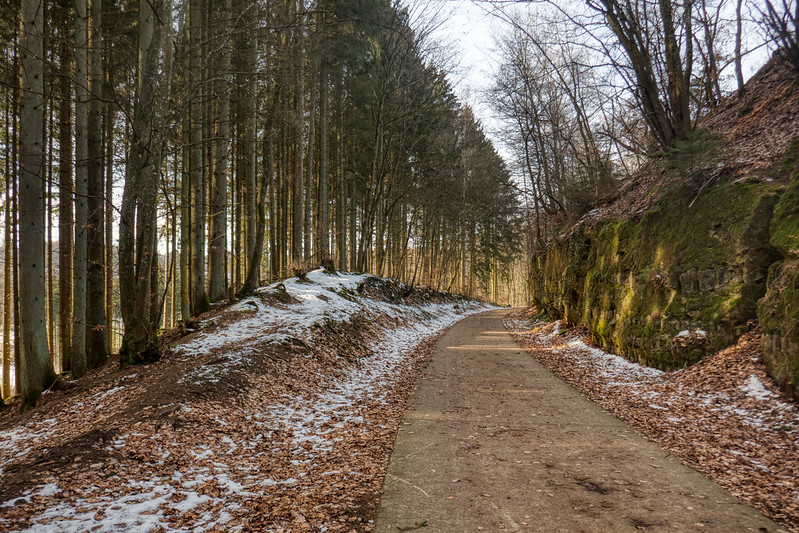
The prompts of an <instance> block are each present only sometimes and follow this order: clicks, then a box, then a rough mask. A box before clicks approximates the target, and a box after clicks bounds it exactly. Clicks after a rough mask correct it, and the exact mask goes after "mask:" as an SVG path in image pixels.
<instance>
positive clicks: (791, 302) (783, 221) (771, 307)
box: [757, 143, 799, 399]
mask: <svg viewBox="0 0 799 533" xmlns="http://www.w3.org/2000/svg"><path fill="white" fill-rule="evenodd" d="M794 144H795V145H796V144H797V143H794ZM797 151H799V150H797ZM791 162H793V165H794V166H793V168H794V172H795V174H794V176H793V179H792V180H791V183H790V185H789V186H788V189H787V190H786V191H785V194H783V195H782V198H780V201H779V203H778V204H777V206H776V208H775V209H774V218H773V219H772V221H771V244H772V245H773V246H774V247H775V248H776V249H777V250H779V252H780V254H781V256H782V257H781V258H780V259H781V260H780V261H777V262H776V263H774V264H773V265H772V266H771V268H770V270H769V276H768V291H767V292H766V295H765V297H764V298H763V299H762V300H760V302H759V303H758V309H757V314H758V318H759V319H760V323H761V325H762V326H763V355H764V357H765V360H766V367H767V369H768V372H769V374H771V376H772V377H774V379H776V380H777V382H778V383H780V384H781V385H782V386H783V387H784V388H785V390H786V392H788V393H790V394H792V395H793V396H794V397H795V398H797V399H799V172H796V170H795V169H796V166H797V163H796V158H795V157H793V158H792V157H791V154H789V155H788V157H786V163H785V164H786V165H787V164H790V163H791Z"/></svg>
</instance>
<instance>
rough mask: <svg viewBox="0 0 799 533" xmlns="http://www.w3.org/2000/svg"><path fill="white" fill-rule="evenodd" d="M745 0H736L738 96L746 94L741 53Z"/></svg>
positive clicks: (736, 76) (736, 75)
mask: <svg viewBox="0 0 799 533" xmlns="http://www.w3.org/2000/svg"><path fill="white" fill-rule="evenodd" d="M742 5H743V0H737V1H736V2H735V52H734V54H735V80H736V81H737V82H738V97H739V98H740V97H741V96H743V94H744V90H745V89H744V71H743V54H742V53H741V41H743V17H742V16H741V7H742Z"/></svg>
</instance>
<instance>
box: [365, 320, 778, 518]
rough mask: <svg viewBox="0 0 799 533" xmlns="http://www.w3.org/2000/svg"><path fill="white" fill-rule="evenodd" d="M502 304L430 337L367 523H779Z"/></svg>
mask: <svg viewBox="0 0 799 533" xmlns="http://www.w3.org/2000/svg"><path fill="white" fill-rule="evenodd" d="M507 312H508V310H507V309H499V310H493V311H488V312H485V313H481V314H479V315H475V316H472V317H470V318H467V319H465V320H463V321H461V322H460V323H458V324H457V325H455V326H454V327H452V328H451V329H450V330H449V331H448V332H447V333H446V334H445V335H444V336H443V337H442V338H441V339H440V340H439V341H438V343H437V344H436V351H435V355H434V356H433V358H432V360H431V362H430V363H429V365H428V366H427V368H426V369H425V371H424V375H423V377H422V378H421V380H420V383H419V386H418V388H417V390H416V391H415V392H414V393H413V394H412V396H411V398H410V401H409V404H408V410H407V412H406V414H405V417H404V419H403V423H402V425H401V427H400V431H399V433H398V435H397V439H396V442H395V446H394V451H393V454H392V456H391V462H390V464H389V467H388V473H387V475H386V480H385V484H384V494H383V497H382V500H381V502H380V507H379V509H378V512H377V518H376V528H375V531H378V532H380V533H383V532H394V533H396V532H397V531H409V530H414V529H420V530H423V531H425V532H428V533H432V532H435V531H440V532H456V531H457V532H466V531H487V532H494V531H569V532H571V531H591V532H596V531H614V532H615V531H638V530H641V529H646V530H652V531H719V532H729V531H782V529H780V527H779V526H778V525H776V524H775V523H774V522H772V521H770V520H768V519H767V518H765V517H763V516H762V515H761V514H760V513H759V512H758V511H756V510H755V509H753V508H751V507H749V506H748V505H746V504H744V503H742V502H741V501H740V500H738V499H737V498H735V497H734V496H732V495H731V494H730V493H729V492H727V491H726V490H724V489H723V488H721V487H719V486H718V485H716V484H714V483H713V482H711V481H710V480H708V479H707V478H706V477H704V476H703V475H702V474H700V473H698V472H696V471H695V470H693V469H691V468H689V467H687V466H685V465H683V464H682V463H681V462H680V460H679V459H678V458H677V457H675V456H673V455H671V454H670V453H669V452H667V451H665V450H663V449H662V448H660V447H658V446H657V445H656V444H653V443H652V442H650V441H648V440H646V439H645V438H643V437H642V436H641V435H639V434H638V433H636V432H635V431H633V430H632V429H630V428H629V427H628V426H626V425H625V424H624V423H623V422H621V421H619V420H618V419H617V418H615V417H613V416H612V415H610V414H608V413H607V412H605V411H604V410H602V409H601V408H600V407H599V406H598V405H596V404H594V403H593V402H591V401H590V400H588V399H587V398H585V397H584V396H582V395H581V394H580V393H578V392H577V391H575V390H574V389H572V388H571V387H570V386H569V385H568V384H566V383H565V382H563V381H562V380H561V379H559V378H558V377H556V376H554V375H553V374H552V373H550V372H549V371H548V370H547V369H545V368H544V367H543V366H541V365H540V364H539V363H538V362H537V361H536V360H535V359H534V358H533V357H531V356H530V355H528V354H527V353H526V352H525V351H524V350H523V349H521V348H520V347H519V346H518V345H517V344H516V343H515V342H514V341H513V339H512V338H511V336H510V335H509V334H508V333H507V332H506V331H505V328H504V327H503V325H502V318H503V316H504V315H505V314H506V313H507Z"/></svg>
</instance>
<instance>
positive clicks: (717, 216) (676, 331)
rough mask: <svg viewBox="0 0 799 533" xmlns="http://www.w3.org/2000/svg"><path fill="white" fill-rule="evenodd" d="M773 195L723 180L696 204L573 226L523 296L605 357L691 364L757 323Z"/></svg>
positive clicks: (770, 256)
mask: <svg viewBox="0 0 799 533" xmlns="http://www.w3.org/2000/svg"><path fill="white" fill-rule="evenodd" d="M780 192H781V191H780V189H779V187H778V186H775V185H771V184H768V183H763V182H761V181H757V180H748V181H744V182H738V183H732V182H730V181H729V180H722V181H720V182H718V183H716V184H715V185H713V186H712V187H710V188H708V190H706V191H705V193H704V194H702V195H701V196H700V197H699V198H697V199H695V200H693V199H692V198H686V197H685V196H684V194H682V193H681V191H678V190H675V191H672V192H670V193H666V194H665V195H664V196H663V197H662V198H661V200H660V201H658V202H657V203H656V204H655V205H654V206H653V207H652V208H650V209H649V210H648V211H647V212H646V213H645V214H644V216H643V217H642V218H641V220H640V221H631V220H604V221H601V222H599V223H597V224H595V225H594V226H592V227H581V228H578V229H577V230H576V231H574V232H573V233H572V234H571V235H570V236H569V237H568V238H565V239H563V240H561V241H557V242H554V243H552V244H551V245H550V246H549V247H548V248H547V250H546V252H545V253H543V254H541V255H539V256H537V257H536V258H534V261H533V268H532V273H531V280H530V283H531V293H532V294H533V295H534V299H535V301H536V303H537V304H538V306H539V307H541V308H542V309H546V310H548V311H550V313H553V314H556V315H558V316H561V317H564V318H565V319H566V320H567V321H568V322H569V323H573V324H577V323H581V324H583V325H585V326H587V327H588V328H589V329H590V330H591V332H592V333H593V335H594V337H595V339H596V341H597V342H598V343H599V344H600V345H601V346H602V347H603V348H605V349H607V350H609V351H612V352H614V353H617V354H620V355H623V356H625V357H627V358H628V359H631V360H634V361H637V362H641V363H644V364H647V365H650V366H656V367H660V368H678V367H681V366H684V365H686V364H690V363H692V362H694V361H695V360H696V359H698V358H699V357H701V356H702V355H703V354H704V353H705V352H711V351H716V350H718V349H721V348H723V347H725V346H728V345H729V344H731V343H732V342H734V341H735V340H736V338H737V337H738V336H739V335H741V334H742V333H743V332H745V331H746V330H747V321H748V320H750V319H753V318H755V317H756V312H757V301H758V300H759V299H760V298H761V297H762V296H763V295H764V294H765V292H766V277H767V275H768V269H769V266H770V265H771V264H772V263H773V262H774V261H775V260H776V259H778V258H779V254H778V253H777V251H776V250H775V249H774V247H773V246H772V245H771V244H770V241H769V235H770V231H769V228H770V224H771V220H772V216H773V213H774V209H775V205H776V204H777V201H778V200H779V198H780ZM680 333H683V335H682V336H680V340H679V342H677V341H675V338H677V337H678V336H679V335H680ZM689 341H690V342H689Z"/></svg>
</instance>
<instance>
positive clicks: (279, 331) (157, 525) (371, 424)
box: [0, 270, 488, 532]
mask: <svg viewBox="0 0 799 533" xmlns="http://www.w3.org/2000/svg"><path fill="white" fill-rule="evenodd" d="M487 308H488V306H487V305H485V304H482V303H478V302H473V301H468V300H463V299H456V298H454V297H449V296H446V295H442V294H440V293H433V292H426V291H419V290H415V289H413V288H411V287H407V286H404V285H401V284H396V283H391V282H387V281H385V280H379V279H377V278H374V277H372V276H368V275H355V274H339V273H325V272H324V271H322V270H316V271H313V272H310V273H309V274H308V275H307V277H306V279H304V280H300V279H297V278H292V279H290V280H287V281H284V282H282V283H278V284H273V285H270V286H268V287H264V288H262V289H259V291H258V292H257V293H256V295H254V296H253V297H251V298H247V299H245V300H242V301H241V302H239V303H237V304H236V305H234V306H232V307H231V308H229V309H227V310H226V311H225V312H223V313H221V314H219V315H217V316H216V317H214V318H212V319H209V320H207V321H205V322H203V323H201V327H200V328H198V331H195V332H193V333H192V334H191V337H190V338H188V339H186V340H187V342H183V343H181V344H178V345H176V346H174V347H173V353H172V354H170V355H168V356H167V357H165V358H164V360H162V361H161V362H159V363H157V364H156V365H151V366H150V367H141V368H140V369H137V370H139V374H141V376H140V377H139V379H138V380H133V379H125V378H118V379H112V380H109V381H108V383H107V385H105V386H104V388H105V389H106V390H105V391H102V392H97V390H96V389H95V390H93V391H92V393H93V396H91V397H96V398H100V397H102V399H103V401H104V402H108V401H118V400H119V399H122V398H124V399H125V402H123V403H127V404H128V405H130V404H131V403H132V402H135V401H137V399H139V398H140V397H141V398H146V401H147V402H150V404H152V399H151V398H152V395H151V393H150V392H148V390H146V387H144V386H142V385H143V384H146V383H148V382H149V381H150V379H152V380H155V379H157V376H158V375H165V374H169V372H168V370H169V365H173V368H176V367H177V368H183V370H181V371H180V374H179V375H177V376H176V377H175V378H174V379H172V381H170V382H169V383H168V385H167V390H168V391H169V390H172V389H170V387H172V388H174V391H175V399H174V400H170V402H172V403H170V404H169V405H160V406H158V405H156V406H155V407H154V408H152V406H151V405H148V406H146V407H144V408H143V410H146V409H151V411H147V412H152V413H153V415H152V416H150V417H146V416H142V417H140V418H139V419H137V420H135V422H131V421H129V420H123V421H121V422H120V421H117V422H115V423H114V425H113V427H112V428H110V429H109V428H103V429H104V431H105V432H106V434H109V433H110V434H112V436H111V438H106V439H105V441H103V440H102V439H101V440H100V441H99V444H94V445H93V446H94V448H93V450H92V451H91V458H84V459H82V460H83V461H84V462H86V461H91V462H92V464H91V468H90V469H88V471H87V470H86V469H85V468H76V466H77V467H79V466H80V465H81V463H72V461H69V460H68V461H65V463H72V464H66V465H65V466H64V467H59V466H57V464H56V466H55V467H54V470H53V471H52V472H48V473H47V475H45V476H42V477H41V478H37V479H36V480H33V481H32V482H30V483H29V484H28V485H27V486H25V487H24V488H22V489H21V490H19V491H18V492H17V493H15V494H13V495H12V494H8V493H4V494H3V495H4V496H5V497H4V498H3V500H4V503H0V529H12V530H13V529H25V528H26V527H27V528H31V531H37V532H56V531H58V532H60V531H84V530H93V531H117V530H119V527H120V524H124V527H125V529H127V530H136V531H161V530H170V531H208V530H229V531H237V530H242V529H254V530H264V531H272V530H280V529H281V528H287V530H301V531H305V530H318V531H349V530H351V529H353V528H354V526H356V525H357V527H358V529H359V530H369V529H370V528H371V525H370V524H369V518H370V513H371V510H370V509H371V507H370V505H371V504H370V503H369V502H370V501H371V502H373V501H376V500H375V498H376V496H375V495H376V494H377V492H378V491H379V488H380V482H381V480H382V475H383V473H382V469H384V467H385V464H386V459H387V456H388V455H387V454H388V453H390V445H391V441H392V440H393V434H394V432H395V430H396V425H397V424H398V423H399V419H400V417H401V414H402V409H403V405H404V403H403V402H404V399H403V398H404V397H405V396H404V395H405V394H406V393H407V391H408V390H409V389H410V386H411V384H412V381H413V369H412V368H413V364H414V362H415V361H416V360H417V359H416V356H415V354H414V353H413V352H414V350H415V349H416V347H417V346H419V345H420V344H421V343H422V342H423V341H424V340H426V339H429V338H431V336H433V335H435V334H437V333H438V332H440V331H441V330H443V329H444V328H446V327H448V326H450V325H452V324H454V323H455V322H457V321H459V320H461V319H462V318H464V317H465V316H468V315H470V314H473V313H476V312H479V311H482V310H485V309H487ZM362 329H365V330H367V331H368V334H366V335H363V334H362V331H361V330H362ZM330 332H337V333H330ZM342 332H343V333H342ZM330 335H333V336H335V335H339V336H338V337H336V338H335V341H336V342H332V343H331V341H330V338H329V336H330ZM348 336H349V337H352V342H353V343H354V344H357V345H358V349H357V357H350V355H351V353H350V352H347V353H346V354H343V352H342V353H337V352H336V347H337V346H338V344H336V343H342V342H343V343H347V342H348V340H349V337H348ZM356 337H357V338H356ZM342 338H343V341H342ZM298 346H299V347H300V348H299V349H297V350H294V348H297V347H298ZM342 348H343V349H347V348H348V347H347V346H342ZM280 349H284V351H283V352H280V351H279V350H280ZM270 350H273V351H274V350H278V351H277V352H270ZM269 353H277V355H278V356H276V357H275V358H274V359H272V358H270V357H267V356H266V355H265V354H269ZM353 353H354V352H353ZM181 365H182V366H181ZM281 365H282V366H281ZM155 367H157V368H155ZM264 367H269V368H273V367H274V368H279V369H283V370H279V371H271V373H270V372H266V371H264ZM150 368H155V370H154V371H153V374H152V375H151V374H150V373H149V369H150ZM253 369H256V370H259V371H261V372H262V373H261V374H257V372H256V373H255V374H253ZM284 370H285V371H286V373H281V372H283V371H284ZM298 376H299V378H298ZM236 379H239V380H240V381H239V382H240V383H246V384H247V388H246V389H244V392H242V393H241V394H239V395H237V396H235V397H232V396H231V397H227V396H226V395H219V394H217V395H216V396H214V395H209V398H210V399H205V398H204V397H202V396H200V397H199V399H193V398H195V397H194V396H191V395H186V394H182V393H181V391H183V390H189V389H192V390H203V391H207V390H211V391H212V390H213V389H214V387H218V386H219V385H218V384H220V383H227V382H230V381H231V380H236ZM137 391H138V392H137ZM136 394H139V396H136ZM88 398H89V397H88V396H87V397H84V396H82V395H80V394H75V395H72V396H66V397H64V399H63V402H62V404H63V405H62V406H61V407H60V410H59V411H57V412H50V413H48V418H47V419H43V420H41V422H36V419H35V418H33V419H30V420H29V421H28V422H27V423H26V425H25V426H22V425H20V426H19V427H14V428H10V429H8V430H7V431H2V432H0V442H3V448H2V449H0V454H2V455H0V463H2V464H9V465H11V466H12V467H13V468H12V469H13V470H14V471H15V472H19V471H20V470H24V468H25V462H26V461H27V462H28V463H29V464H33V462H34V461H35V460H36V459H35V458H36V457H37V456H41V455H44V454H46V452H47V449H46V448H44V449H43V446H42V443H41V441H40V440H39V439H38V438H32V439H28V438H25V434H26V433H30V436H31V437H34V436H36V437H40V436H41V435H42V434H43V432H45V431H46V433H47V435H49V442H47V443H45V444H44V445H45V446H51V447H55V446H57V445H59V444H61V443H60V442H58V439H59V435H60V434H61V433H62V429H63V432H64V433H68V431H66V430H67V428H66V427H64V428H60V427H59V426H60V425H61V424H65V425H66V424H74V421H75V417H76V416H80V409H84V408H86V409H89V408H93V407H92V406H91V405H90V402H87V401H86V399H88ZM81 400H83V401H81ZM145 403H146V402H145V401H144V400H142V404H145ZM76 410H77V411H76ZM92 413H94V414H93V415H92V416H95V415H96V413H95V412H94V411H92ZM103 414H104V415H107V413H103ZM109 418H110V417H109ZM40 426H41V427H40ZM91 429H96V428H91ZM15 443H18V444H15ZM32 444H33V445H32ZM76 460H77V459H76ZM84 464H85V463H84ZM85 466H89V465H86V464H85ZM0 480H1V478H0ZM11 496H13V497H11Z"/></svg>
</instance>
